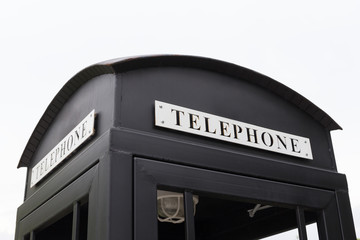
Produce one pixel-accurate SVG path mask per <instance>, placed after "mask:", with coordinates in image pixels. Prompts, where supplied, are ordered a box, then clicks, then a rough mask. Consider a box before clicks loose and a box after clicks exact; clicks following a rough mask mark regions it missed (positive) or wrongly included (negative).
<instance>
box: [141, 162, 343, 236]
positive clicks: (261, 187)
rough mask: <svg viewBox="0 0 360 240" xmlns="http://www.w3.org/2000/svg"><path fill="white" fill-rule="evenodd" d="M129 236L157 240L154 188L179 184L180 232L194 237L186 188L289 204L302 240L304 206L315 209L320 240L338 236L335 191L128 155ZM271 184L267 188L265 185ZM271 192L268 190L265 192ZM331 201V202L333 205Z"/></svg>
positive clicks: (304, 229)
mask: <svg viewBox="0 0 360 240" xmlns="http://www.w3.org/2000/svg"><path fill="white" fill-rule="evenodd" d="M134 171H135V174H134V239H136V240H145V239H146V240H157V239H158V236H157V231H158V228H157V208H156V206H157V204H156V192H157V189H158V188H159V187H160V188H163V187H165V188H166V187H167V188H169V187H170V188H174V189H181V190H182V191H183V192H184V199H185V200H184V202H185V210H186V211H185V217H186V224H185V226H186V227H185V229H186V232H185V235H186V239H187V240H194V239H195V233H194V229H195V228H194V219H193V215H192V214H186V212H188V213H190V212H191V211H192V209H191V207H186V206H189V202H190V201H192V200H191V199H192V192H193V191H195V192H208V193H214V194H224V195H231V196H235V197H239V198H245V199H252V200H259V201H266V202H274V203H278V204H281V205H284V206H285V205H287V206H293V207H295V210H296V213H297V222H298V230H299V237H300V240H306V239H307V236H306V226H305V220H304V209H305V208H309V209H317V210H318V212H319V215H318V219H317V225H318V232H319V238H320V239H321V240H332V239H334V240H335V239H343V236H342V234H341V226H340V225H341V224H340V219H339V216H338V215H337V206H336V194H335V192H333V191H331V190H325V189H318V188H313V187H307V186H301V185H295V184H289V183H284V182H276V181H271V180H266V179H261V178H255V177H248V176H242V175H237V174H233V173H225V172H220V171H214V170H206V169H201V168H197V167H190V166H184V165H180V164H173V163H165V162H160V161H156V160H150V159H145V158H138V157H135V158H134ZM270 189H271V190H270ZM269 191H271V194H269V193H270V192H269ZM334 203H335V205H334Z"/></svg>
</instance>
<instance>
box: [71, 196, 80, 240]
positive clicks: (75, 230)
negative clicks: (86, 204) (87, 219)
mask: <svg viewBox="0 0 360 240" xmlns="http://www.w3.org/2000/svg"><path fill="white" fill-rule="evenodd" d="M79 232H80V204H79V202H75V203H74V206H73V223H72V237H71V239H72V240H78V239H79Z"/></svg>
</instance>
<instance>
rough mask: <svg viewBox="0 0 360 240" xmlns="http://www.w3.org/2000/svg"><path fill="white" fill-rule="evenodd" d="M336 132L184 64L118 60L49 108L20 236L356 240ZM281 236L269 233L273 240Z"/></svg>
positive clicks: (226, 66)
mask: <svg viewBox="0 0 360 240" xmlns="http://www.w3.org/2000/svg"><path fill="white" fill-rule="evenodd" d="M336 129H340V126H339V125H338V124H337V123H336V122H335V121H334V120H333V119H331V118H330V117H329V116H328V115H327V114H326V113H325V112H323V111H322V110H321V109H319V108H318V107H316V106H315V105H314V104H312V103H311V102H310V101H308V100H307V99H305V98H304V97H302V96H301V95H299V94H298V93H296V92H295V91H293V90H291V89H290V88H288V87H286V86H284V85H282V84H281V83H279V82H276V81H275V80H273V79H270V78H268V77H266V76H264V75H261V74H259V73H256V72H254V71H251V70H249V69H245V68H242V67H239V66H236V65H233V64H230V63H226V62H221V61H217V60H213V59H207V58H201V57H191V56H172V55H166V56H149V57H138V58H126V59H117V60H113V61H108V62H103V63H100V64H96V65H93V66H90V67H88V68H86V69H84V70H83V71H81V72H80V73H78V74H77V75H75V76H74V77H73V78H72V79H71V80H70V81H68V82H67V83H66V84H65V86H64V87H63V88H62V89H61V90H60V92H59V93H58V94H57V95H56V96H55V98H54V99H53V101H52V102H51V103H50V105H49V106H48V108H47V109H46V111H45V113H44V115H43V116H42V118H41V119H40V121H39V123H38V125H37V126H36V127H35V130H34V132H33V134H32V135H31V137H30V139H29V142H28V144H27V146H26V148H25V150H24V153H23V155H22V157H21V159H20V162H19V167H27V169H28V171H27V181H26V187H25V201H24V203H23V204H22V205H21V206H20V207H19V208H18V214H17V227H16V237H15V238H16V239H17V240H35V239H36V240H44V239H51V240H54V239H55V240H56V239H61V240H82V239H97V240H100V239H101V240H105V239H129V240H130V239H136V240H158V239H159V240H160V239H161V240H163V239H164V240H167V239H175V240H176V239H187V240H194V239H197V240H205V239H206V240H216V239H221V240H224V239H225V240H226V239H265V238H266V239H269V238H268V237H271V236H273V237H275V238H272V239H282V238H281V233H283V232H287V231H289V230H293V231H296V234H298V237H299V239H301V240H304V239H311V238H309V234H308V231H307V229H308V228H307V227H308V226H309V225H311V226H315V229H316V232H317V233H316V237H317V239H321V240H325V239H326V240H329V239H333V240H339V239H355V231H354V223H353V219H352V213H351V207H350V201H349V196H348V188H347V182H346V178H345V175H343V174H340V173H338V172H337V169H336V163H335V158H334V153H333V147H332V143H331V138H330V131H331V130H336ZM277 236H278V237H277Z"/></svg>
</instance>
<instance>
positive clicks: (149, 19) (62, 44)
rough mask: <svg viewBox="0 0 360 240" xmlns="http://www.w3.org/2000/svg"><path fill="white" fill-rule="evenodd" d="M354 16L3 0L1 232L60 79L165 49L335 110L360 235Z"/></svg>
mask: <svg viewBox="0 0 360 240" xmlns="http://www.w3.org/2000/svg"><path fill="white" fill-rule="evenodd" d="M359 13H360V1H329V0H327V1H313V0H311V1H310V0H302V1H288V0H284V1H279V0H272V1H268V0H261V1H260V0H259V1H256V0H249V1H239V0H238V1H225V0H224V1H210V0H207V1H195V0H192V1H187V0H183V1H170V0H168V1H119V0H118V1H90V0H87V1H74V0H72V1H67V0H64V1H26V0H12V1H1V3H0V81H1V85H0V110H1V113H0V116H1V117H0V154H1V155H0V156H1V159H0V161H1V165H0V166H1V167H0V168H1V174H0V191H1V197H0V239H2V240H9V239H13V238H14V237H13V236H14V232H15V221H16V210H17V207H18V206H19V205H21V203H22V201H23V194H24V184H25V169H17V168H16V166H17V164H18V161H19V159H20V156H21V154H22V151H23V149H24V147H25V145H26V143H27V141H28V139H29V137H30V135H31V133H32V131H33V129H34V128H35V126H36V124H37V122H38V120H39V119H40V117H41V116H42V114H43V112H44V111H45V109H46V107H47V106H48V104H49V103H50V101H51V100H52V99H53V97H54V96H55V94H56V93H57V92H58V91H59V90H60V88H61V87H62V86H63V85H64V84H65V83H66V81H68V80H69V79H70V78H71V77H72V76H73V75H75V74H76V73H77V72H79V71H80V70H82V69H83V68H85V67H87V66H89V65H91V64H94V63H97V62H100V61H104V60H108V59H112V58H117V57H124V56H133V55H147V54H163V53H166V54H189V55H199V56H205V57H211V58H216V59H220V60H224V61H228V62H232V63H235V64H238V65H241V66H244V67H247V68H250V69H252V70H255V71H258V72H260V73H263V74H265V75H267V76H269V77H271V78H274V79H276V80H277V81H279V82H281V83H283V84H285V85H287V86H289V87H290V88H292V89H294V90H295V91H297V92H299V93H300V94H302V95H304V96H305V97H306V98H308V99H309V100H310V101H312V102H313V103H315V104H316V105H317V106H319V107H320V108H321V109H323V110H324V111H325V112H327V113H328V114H329V115H330V116H331V117H333V118H334V119H335V121H337V122H338V123H339V124H340V125H341V126H342V127H343V128H344V130H343V131H335V132H333V133H332V136H333V145H334V148H335V153H336V159H337V166H338V170H339V172H341V173H345V174H346V175H347V179H348V183H349V189H350V197H351V203H352V209H353V215H354V219H355V223H356V228H357V236H358V237H360V188H359V187H358V185H357V183H359V182H360V172H359V170H360V168H359V166H360V164H359V161H360V147H359V146H358V145H359V141H358V138H359V136H360V130H359V121H360V120H359V119H360V107H359V103H360V96H359V95H360V93H359V89H360V82H359V76H360V66H359V64H360V14H359Z"/></svg>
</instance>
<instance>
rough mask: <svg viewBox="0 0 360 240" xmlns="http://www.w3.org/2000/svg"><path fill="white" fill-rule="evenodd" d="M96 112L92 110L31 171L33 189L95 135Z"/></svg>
mask: <svg viewBox="0 0 360 240" xmlns="http://www.w3.org/2000/svg"><path fill="white" fill-rule="evenodd" d="M94 123H95V110H92V111H91V112H90V113H89V114H88V115H87V116H86V117H85V118H84V120H82V121H81V122H80V123H79V124H78V125H77V126H76V127H75V128H74V129H73V130H72V131H71V132H70V133H69V134H68V135H66V137H64V139H62V140H61V141H60V142H59V143H58V144H57V145H56V146H55V147H54V148H53V149H52V150H51V151H50V152H49V153H48V154H47V155H46V156H45V157H44V158H43V159H41V161H40V162H38V163H37V164H36V165H35V166H34V167H33V168H32V171H31V183H30V187H33V186H34V185H35V184H36V183H38V182H39V181H40V180H41V179H42V178H43V177H45V176H46V175H47V174H48V173H50V172H51V171H52V170H53V169H54V168H55V167H56V166H57V165H59V164H60V163H61V162H62V161H64V160H65V159H66V158H67V157H68V156H69V155H70V154H71V153H72V152H74V151H75V150H76V149H77V148H78V147H79V146H80V145H81V144H82V143H84V142H85V141H86V140H87V139H89V137H91V136H92V135H93V134H94V133H95V129H94Z"/></svg>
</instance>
